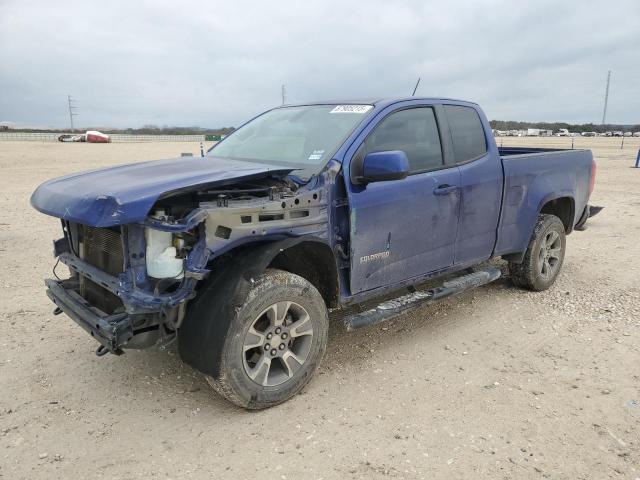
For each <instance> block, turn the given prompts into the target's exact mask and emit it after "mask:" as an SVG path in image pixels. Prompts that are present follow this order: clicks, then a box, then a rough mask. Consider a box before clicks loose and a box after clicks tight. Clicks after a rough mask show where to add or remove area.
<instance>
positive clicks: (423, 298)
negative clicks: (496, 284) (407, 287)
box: [343, 268, 502, 332]
mask: <svg viewBox="0 0 640 480" xmlns="http://www.w3.org/2000/svg"><path fill="white" fill-rule="evenodd" d="M501 274H502V272H501V271H500V269H499V268H486V269H483V270H478V271H476V272H473V273H469V274H467V275H463V276H461V277H457V278H453V279H451V280H447V281H446V282H444V283H443V284H442V286H440V287H436V288H433V289H431V290H422V291H421V290H417V291H415V292H413V293H408V294H406V295H402V296H400V297H396V298H393V299H391V300H387V301H386V302H382V303H380V304H379V305H378V306H376V307H375V308H372V309H371V310H367V311H366V312H361V313H356V314H353V315H349V316H348V317H345V319H344V320H343V321H344V326H345V328H346V329H347V331H349V332H351V331H353V330H356V329H358V328H362V327H369V326H371V325H376V324H378V323H380V322H384V321H386V320H391V319H392V318H395V317H397V316H398V315H402V314H403V313H406V312H409V311H411V310H414V309H416V308H418V307H422V306H424V305H427V304H429V303H433V302H436V301H438V300H442V299H443V298H446V297H450V296H452V295H457V294H459V293H462V292H464V291H466V290H470V289H472V288H476V287H479V286H481V285H485V284H487V283H490V282H493V281H494V280H497V279H498V278H500V276H501Z"/></svg>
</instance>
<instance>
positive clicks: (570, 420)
mask: <svg viewBox="0 0 640 480" xmlns="http://www.w3.org/2000/svg"><path fill="white" fill-rule="evenodd" d="M499 141H500V140H499ZM503 141H504V144H505V145H516V144H519V145H521V144H527V145H531V144H545V145H548V144H555V145H561V146H567V145H569V144H570V142H571V140H570V139H565V138H562V139H529V138H505V139H503ZM619 145H620V139H607V138H594V139H582V138H579V139H577V146H578V147H585V148H592V149H593V151H594V154H595V157H596V159H597V161H598V179H597V183H596V190H595V192H594V195H593V198H592V203H594V204H596V205H602V206H604V207H605V209H604V211H603V212H602V213H601V214H600V215H598V216H597V217H595V218H594V219H592V220H591V222H590V226H589V229H588V230H587V231H586V232H576V233H574V234H572V235H570V236H569V237H568V242H567V243H568V253H567V256H566V259H565V264H564V268H563V271H562V273H561V275H560V277H559V279H558V281H557V283H556V284H555V286H554V287H552V288H551V289H550V290H548V291H546V292H543V293H530V292H525V291H521V290H518V289H516V288H514V287H512V286H511V285H510V284H509V282H508V281H507V280H501V281H498V282H496V283H494V284H492V285H489V286H486V287H483V288H481V289H479V290H476V291H473V292H470V293H467V294H465V295H463V296H460V297H457V298H454V299H449V300H447V301H444V302H443V303H440V304H437V305H434V306H430V307H425V308H423V309H421V310H419V311H417V312H414V313H412V314H409V315H405V316H404V317H403V318H402V319H400V320H397V321H394V322H393V323H389V324H386V325H383V326H378V327H375V328H371V329H367V330H362V331H358V332H356V333H352V334H346V333H344V332H343V331H342V330H341V329H340V328H339V327H338V326H337V325H334V327H333V328H332V332H331V340H330V345H329V349H328V352H327V355H326V357H325V360H324V363H323V365H322V367H321V369H320V371H319V375H317V376H316V378H315V379H314V380H313V381H312V382H311V383H310V384H309V386H308V387H307V388H306V389H305V390H304V391H303V393H302V394H301V395H299V396H297V397H295V398H293V399H292V400H290V401H289V402H287V403H285V404H283V405H281V406H279V407H276V408H273V409H270V410H267V411H261V412H246V411H244V410H241V409H238V408H235V407H233V406H232V405H230V404H228V403H226V402H225V401H223V400H222V399H220V398H218V397H217V396H215V395H214V394H213V393H212V392H211V391H210V389H209V388H208V386H207V384H206V382H205V381H204V379H203V377H202V376H201V375H200V374H198V373H197V372H195V371H193V370H192V369H190V368H189V367H186V366H184V365H182V364H181V362H180V361H179V359H178V358H177V356H176V354H175V352H159V351H143V352H135V351H132V352H128V353H127V354H126V355H124V356H122V357H115V356H112V355H108V356H106V357H103V358H98V357H96V356H95V355H94V354H93V352H94V350H95V348H96V346H97V344H96V343H95V342H94V341H93V340H92V339H91V338H90V337H89V336H88V335H87V334H86V333H84V331H82V330H81V329H80V328H79V327H77V326H75V324H74V323H73V322H72V321H71V320H69V319H68V318H66V317H65V316H59V317H54V316H53V315H52V314H51V312H52V305H51V303H50V302H49V301H48V299H47V298H46V296H45V293H44V287H43V283H42V279H43V278H44V277H48V276H50V275H51V269H52V266H53V261H52V258H51V239H53V238H56V237H57V236H59V224H58V222H57V221H56V220H55V219H52V218H49V217H46V216H44V215H41V214H39V213H37V212H35V211H34V210H33V209H32V208H31V207H30V205H29V195H30V194H31V192H32V191H33V189H34V188H35V187H36V186H37V185H38V184H39V183H40V182H42V181H44V180H45V179H48V178H50V177H53V176H56V175H60V174H63V173H68V172H73V171H77V170H81V169H88V168H95V167H98V166H102V165H109V164H116V163H124V162H129V161H137V160H142V159H150V158H162V157H170V156H175V155H176V154H178V153H179V152H185V151H194V152H195V151H196V150H197V149H198V145H197V144H195V143H191V144H176V143H154V144H110V145H88V144H49V143H32V142H29V143H27V142H24V143H9V142H2V143H0V169H1V171H2V174H3V175H2V178H3V187H2V190H1V192H0V207H1V211H2V218H1V219H0V263H1V264H2V274H1V276H0V328H1V331H2V332H3V336H2V339H1V340H0V478H3V479H5V478H6V479H11V480H13V479H50V478H74V479H75V478H89V477H91V478H98V479H100V478H107V479H112V478H126V479H128V478H159V479H165V478H172V479H180V478H234V479H243V478H264V479H272V478H275V479H294V478H303V479H343V478H362V479H370V478H406V479H412V478H429V479H433V478H447V479H449V478H491V479H496V478H553V479H592V478H593V479H603V478H615V479H631V480H634V479H637V478H640V448H639V447H640V348H639V346H640V316H639V314H640V287H639V286H638V276H639V273H640V268H639V265H640V264H639V260H638V259H639V258H640V243H639V242H638V238H640V208H639V207H640V169H639V170H634V169H632V168H631V166H632V164H633V162H634V160H635V156H636V154H637V152H638V148H640V139H637V138H634V139H625V146H624V149H620V147H619Z"/></svg>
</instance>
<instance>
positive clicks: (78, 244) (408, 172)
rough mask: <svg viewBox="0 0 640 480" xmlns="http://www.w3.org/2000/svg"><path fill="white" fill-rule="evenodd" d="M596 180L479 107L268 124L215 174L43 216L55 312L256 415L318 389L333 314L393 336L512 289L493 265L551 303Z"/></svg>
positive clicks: (123, 170) (147, 165)
mask: <svg viewBox="0 0 640 480" xmlns="http://www.w3.org/2000/svg"><path fill="white" fill-rule="evenodd" d="M594 178H595V163H594V162H593V159H592V154H591V152H590V151H588V150H553V149H541V148H538V149H533V148H531V149H527V148H504V149H499V148H498V147H497V146H496V143H495V141H494V139H493V136H492V132H491V128H490V126H489V123H488V122H487V119H486V117H485V115H484V113H483V112H482V110H481V109H480V108H479V106H478V105H476V104H474V103H471V102H465V101H458V100H449V99H435V98H414V97H411V98H400V99H382V100H371V101H343V102H318V103H308V104H304V105H291V106H282V107H279V108H274V109H272V110H269V111H267V112H265V113H263V114H261V115H259V116H257V117H255V118H254V119H252V120H250V121H249V122H247V123H246V124H244V125H243V126H242V127H241V128H239V129H238V130H236V131H235V132H234V133H233V134H232V135H230V136H228V137H227V138H225V139H224V140H223V141H221V142H219V143H218V144H216V145H215V146H214V147H213V148H212V149H211V150H209V151H208V152H207V155H206V156H204V157H183V158H177V159H171V160H160V161H151V162H144V163H135V164H131V165H122V166H116V167H111V168H104V169H100V170H94V171H90V172H83V173H77V174H72V175H67V176H65V177H61V178H57V179H53V180H50V181H48V182H45V183H44V184H42V185H41V186H39V187H38V188H37V190H36V191H35V192H34V193H33V196H32V198H31V203H32V205H33V206H34V207H35V208H36V209H38V210H39V211H41V212H43V213H45V214H48V215H52V216H54V217H58V218H60V219H61V221H62V231H63V233H64V236H63V237H62V238H60V239H58V240H55V241H54V255H55V257H56V258H57V261H59V262H61V263H63V264H65V265H66V266H67V267H69V271H70V276H69V278H66V279H60V278H57V275H56V278H55V279H48V280H46V281H45V283H46V288H47V294H48V296H49V297H50V298H51V300H52V301H53V302H54V303H55V305H56V308H55V310H54V313H56V314H59V313H62V312H64V313H65V314H67V315H68V316H69V317H71V318H72V319H73V320H74V321H75V322H77V323H78V324H79V325H80V326H81V327H83V328H84V329H85V330H86V331H87V332H88V333H89V334H90V335H91V336H93V337H94V339H95V340H97V341H98V342H99V344H100V345H99V347H98V349H97V350H96V353H97V354H98V355H103V354H105V353H113V354H121V353H123V350H124V349H127V348H138V349H139V348H146V347H151V346H165V345H167V344H169V343H171V342H174V341H175V342H176V343H177V348H178V351H179V353H180V356H181V358H182V359H183V360H184V361H185V362H186V363H188V364H189V365H191V366H193V367H194V368H196V369H198V370H199V371H201V372H203V373H204V374H205V375H206V378H207V380H208V381H209V383H210V384H211V385H212V387H213V388H214V389H215V390H216V391H217V392H218V393H220V394H221V395H223V396H224V397H225V398H227V399H228V400H230V401H231V402H233V403H235V404H237V405H240V406H243V407H245V408H249V409H259V408H265V407H269V406H272V405H275V404H278V403H280V402H283V401H285V400H286V399H288V398H290V397H291V396H293V395H294V394H296V393H297V392H299V391H300V390H301V389H302V388H303V387H304V385H305V384H306V383H307V382H308V381H309V379H310V377H311V376H312V374H313V373H314V371H315V370H316V368H317V367H318V365H319V363H320V361H321V358H322V356H323V354H324V351H325V348H326V344H327V333H328V329H329V316H328V312H329V311H330V310H333V309H339V308H342V307H346V306H349V305H353V304H365V305H367V307H361V308H359V309H345V310H344V311H346V312H347V313H345V314H344V315H342V319H341V321H343V322H344V324H345V326H346V329H347V330H352V329H355V328H359V327H364V326H368V325H373V324H376V323H378V322H382V321H385V320H389V319H391V318H394V317H396V316H398V315H400V314H402V313H403V312H406V311H407V310H409V309H413V308H417V307H419V306H421V305H424V304H426V303H429V302H434V301H437V300H439V299H441V298H444V297H447V296H449V295H453V294H457V293H460V292H462V291H465V290H467V289H469V288H474V287H477V286H479V285H483V284H486V283H488V282H491V281H493V280H495V279H497V278H499V277H500V276H501V274H502V270H501V269H500V268H497V267H495V266H491V265H492V263H491V262H487V260H489V259H492V258H495V257H501V258H502V259H503V260H506V262H508V267H509V276H510V278H511V279H512V281H513V283H514V284H515V285H517V286H519V287H523V288H527V289H530V290H536V291H540V290H544V289H547V288H549V287H550V286H551V285H552V284H553V282H554V281H555V279H556V277H557V276H558V273H559V271H560V268H561V266H562V262H563V259H564V254H565V246H566V242H565V236H566V235H567V234H569V233H571V232H572V231H573V230H575V229H582V228H584V224H585V222H586V220H587V218H588V217H589V205H588V200H589V196H590V194H591V191H592V190H593V186H594ZM493 265H495V263H493ZM54 271H55V270H54ZM427 281H429V282H430V284H431V285H436V286H430V288H425V287H424V285H423V284H424V283H425V282H427ZM349 311H352V312H355V313H348V312H349Z"/></svg>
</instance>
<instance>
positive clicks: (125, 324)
mask: <svg viewBox="0 0 640 480" xmlns="http://www.w3.org/2000/svg"><path fill="white" fill-rule="evenodd" d="M45 284H46V286H47V296H48V297H49V298H50V299H51V300H52V301H53V303H55V304H56V305H57V306H58V308H60V310H62V311H63V312H64V313H65V314H67V316H68V317H69V318H71V319H72V320H73V321H74V322H76V323H77V324H78V325H80V326H81V327H82V328H83V329H84V330H86V331H87V332H88V333H89V334H90V335H91V336H92V337H93V338H95V339H96V340H97V341H98V342H99V343H100V344H101V345H102V346H104V348H106V349H107V350H109V351H110V352H111V353H115V354H117V355H119V354H121V353H122V347H123V346H125V345H126V344H127V342H129V340H131V339H132V338H133V326H132V319H131V316H130V315H128V314H126V313H116V314H113V315H108V314H106V313H104V312H102V311H100V310H98V309H97V308H95V307H92V306H91V305H90V304H89V303H88V302H87V301H86V300H85V299H84V298H82V297H81V296H80V295H79V294H78V293H77V292H76V291H75V290H74V289H72V288H66V287H65V281H64V280H53V279H48V280H45Z"/></svg>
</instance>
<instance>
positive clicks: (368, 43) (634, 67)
mask: <svg viewBox="0 0 640 480" xmlns="http://www.w3.org/2000/svg"><path fill="white" fill-rule="evenodd" d="M639 19H640V3H639V2H637V1H635V0H622V1H619V2H617V3H616V5H615V8H611V5H608V4H606V3H603V2H589V1H575V2H557V1H551V0H536V1H530V2H526V3H525V2H517V3H515V2H509V1H506V0H505V1H484V2H478V1H442V2H425V1H423V0H420V1H418V0H416V1H397V2H390V1H380V0H370V1H365V0H361V1H358V2H355V1H353V2H352V1H337V0H325V1H319V0H308V1H305V2H294V1H279V2H259V1H257V0H256V1H253V2H248V1H242V0H240V1H235V2H219V1H189V2H175V1H172V2H169V1H146V2H144V1H143V2H131V1H128V2H125V1H110V2H102V3H97V2H95V3H94V2H86V1H77V2H76V1H63V2H48V1H47V2H45V1H42V2H24V1H21V0H5V1H4V2H3V3H2V4H0V69H1V71H0V120H5V121H13V122H17V123H25V124H32V125H34V124H35V125H52V126H66V125H67V124H68V115H67V110H66V96H67V94H71V95H72V96H73V97H74V98H75V99H76V101H77V105H78V113H79V114H80V115H79V117H78V118H77V123H78V124H79V125H81V126H117V127H124V126H140V125H143V124H158V125H200V126H208V127H217V126H228V125H238V124H240V123H241V122H242V121H244V120H246V119H247V118H249V117H251V116H252V115H254V114H256V113H258V112H260V111H262V110H264V109H266V108H269V107H271V106H274V105H278V104H279V103H280V86H281V85H282V84H283V83H284V84H286V87H287V100H288V101H289V102H291V103H294V102H304V101H307V100H317V99H326V98H349V97H351V98H353V97H356V98H362V97H371V96H380V97H390V96H404V95H409V94H410V93H411V90H412V88H413V85H414V84H415V81H416V79H417V77H421V78H422V81H421V84H420V89H419V91H418V94H420V95H424V96H446V97H454V98H463V99H468V100H473V101H477V102H478V103H480V104H481V105H482V106H483V108H484V110H485V112H486V113H487V116H488V117H489V118H495V119H517V120H532V121H544V120H547V121H555V120H558V121H569V122H598V121H599V120H600V119H601V116H602V106H603V96H604V87H605V80H606V74H607V70H609V69H611V70H612V71H613V73H612V81H611V94H610V102H609V113H608V115H607V118H608V120H609V121H611V122H618V123H638V122H640V113H639V112H640V87H639V86H640V63H639V62H638V46H639V45H640V30H638V28H637V23H638V20H639Z"/></svg>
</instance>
